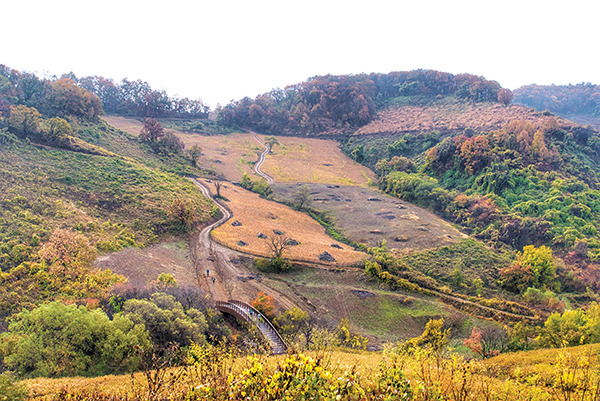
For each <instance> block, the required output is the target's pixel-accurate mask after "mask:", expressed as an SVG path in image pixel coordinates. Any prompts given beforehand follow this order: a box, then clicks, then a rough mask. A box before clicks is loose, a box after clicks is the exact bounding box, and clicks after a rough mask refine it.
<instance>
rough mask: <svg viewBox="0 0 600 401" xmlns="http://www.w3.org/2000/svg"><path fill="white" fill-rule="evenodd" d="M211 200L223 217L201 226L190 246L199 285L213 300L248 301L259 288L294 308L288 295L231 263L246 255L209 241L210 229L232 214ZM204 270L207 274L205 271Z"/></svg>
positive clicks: (205, 190) (202, 187) (201, 185)
mask: <svg viewBox="0 0 600 401" xmlns="http://www.w3.org/2000/svg"><path fill="white" fill-rule="evenodd" d="M192 181H193V182H194V183H195V184H196V186H198V188H199V189H200V191H201V192H202V194H203V195H204V196H206V197H207V198H209V199H212V196H211V193H210V190H209V189H208V187H207V186H206V185H205V183H203V182H201V181H200V180H197V179H192ZM214 202H215V204H216V205H217V207H218V208H219V209H220V210H221V212H222V214H223V216H222V217H221V218H220V219H219V220H218V221H216V222H214V223H212V224H210V225H208V226H206V227H204V228H203V229H202V231H200V234H198V240H197V241H196V243H195V245H194V246H193V247H192V258H193V263H194V266H195V268H196V276H197V280H198V285H200V286H201V287H203V288H204V289H206V290H207V292H208V293H209V294H210V297H211V298H212V300H213V302H217V301H227V300H229V299H239V300H242V301H246V302H250V301H252V300H253V299H254V297H255V296H256V294H257V293H258V292H259V291H263V292H265V293H267V294H271V295H275V300H276V302H277V303H279V304H280V305H281V306H282V307H283V308H285V309H290V308H292V307H294V306H295V303H294V302H293V301H292V300H291V299H290V298H289V297H288V296H286V295H285V294H283V293H281V292H279V291H277V290H275V289H273V288H271V287H269V286H268V285H266V284H264V283H263V282H262V279H261V278H260V277H256V276H253V275H251V274H250V273H249V272H248V271H247V270H246V269H245V268H244V267H243V266H242V265H239V266H238V265H237V264H236V263H233V262H232V260H236V259H239V257H240V256H245V254H244V253H242V252H238V251H235V250H233V249H229V248H227V247H225V246H223V245H220V244H219V243H217V242H215V241H213V240H212V238H211V237H210V232H211V231H212V230H213V229H214V228H216V227H218V226H220V225H221V224H223V223H225V222H226V221H227V220H229V219H230V218H231V216H232V215H233V214H232V213H231V211H230V210H229V209H227V207H225V206H224V205H222V204H221V203H220V202H219V201H217V200H214ZM207 270H208V271H209V272H208V273H209V274H207ZM213 277H214V278H215V280H214V281H213Z"/></svg>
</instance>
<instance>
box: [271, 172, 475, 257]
mask: <svg viewBox="0 0 600 401" xmlns="http://www.w3.org/2000/svg"><path fill="white" fill-rule="evenodd" d="M309 186H310V189H311V194H312V197H313V202H312V207H314V208H316V209H318V210H324V211H327V212H329V213H330V214H331V216H332V217H333V218H334V221H335V226H336V227H338V228H340V229H341V231H342V232H343V233H344V235H346V236H347V237H348V238H350V239H351V240H353V241H355V242H359V243H365V244H368V245H369V246H377V244H378V243H379V242H380V241H382V240H386V241H387V245H388V247H389V248H397V249H412V250H422V249H430V248H437V247H440V246H444V245H450V244H454V243H457V242H459V241H461V240H462V239H464V238H466V237H467V236H466V235H464V234H462V233H461V232H460V231H458V230H457V229H456V228H454V227H453V226H452V225H451V224H450V223H448V222H446V221H445V220H443V219H440V218H439V217H437V216H436V215H434V214H433V213H431V212H428V211H427V210H425V209H423V208H420V207H418V206H415V205H413V204H411V203H408V202H404V201H400V200H399V199H397V198H394V197H392V196H389V195H384V194H382V193H380V192H378V191H376V190H374V189H372V188H366V187H357V186H344V185H323V184H309ZM297 188H298V185H297V184H275V185H273V189H274V191H275V195H276V196H277V197H278V198H281V199H282V200H291V199H292V197H293V194H294V192H295V191H296V190H297Z"/></svg>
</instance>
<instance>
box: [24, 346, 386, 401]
mask: <svg viewBox="0 0 600 401" xmlns="http://www.w3.org/2000/svg"><path fill="white" fill-rule="evenodd" d="M305 354H306V355H307V356H311V357H313V358H316V357H318V355H317V354H315V353H314V352H307V353H305ZM319 356H323V354H322V353H320V354H319ZM286 357H287V355H285V354H284V355H272V356H261V357H260V358H261V362H262V363H264V365H265V367H266V368H268V369H274V368H275V367H277V365H278V364H280V363H282V362H283V361H284V360H285V358H286ZM380 360H381V356H380V355H379V354H374V353H372V352H367V351H330V352H328V353H326V354H325V355H324V361H323V362H324V364H325V366H327V367H328V369H330V370H331V371H332V373H334V374H337V375H340V376H341V375H343V373H344V372H345V371H346V369H347V368H348V367H350V366H357V367H358V368H359V371H360V372H361V374H362V375H364V377H370V376H371V375H373V374H376V373H377V371H378V369H379V361H380ZM232 365H233V369H232V373H233V374H239V373H240V372H241V371H242V370H243V369H246V368H249V367H250V366H251V362H250V361H249V359H248V358H247V357H238V358H236V359H235V360H234V361H232ZM175 369H179V368H174V369H173V370H171V371H172V372H173V373H175ZM146 383H147V382H146V379H145V378H144V377H143V374H142V373H136V374H134V375H133V378H132V375H130V374H126V375H116V376H113V375H109V376H101V377H64V378H58V379H47V378H38V379H29V380H24V381H22V382H21V384H24V385H26V386H27V387H28V388H29V390H30V398H29V399H30V400H36V401H42V400H53V399H56V395H57V394H58V393H60V392H63V391H64V392H66V393H71V394H78V393H81V392H84V391H85V392H88V393H89V392H95V393H97V394H102V395H111V396H121V397H125V396H127V397H134V396H136V395H137V396H140V398H141V399H143V398H144V396H147V384H146ZM197 384H198V382H197V380H196V378H195V374H193V373H191V374H187V375H185V379H183V380H180V381H179V382H177V383H176V384H175V385H174V386H172V387H169V389H168V393H169V394H171V395H173V394H176V393H182V394H186V393H187V392H188V391H189V389H190V387H191V386H192V385H197Z"/></svg>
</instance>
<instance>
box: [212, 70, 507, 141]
mask: <svg viewBox="0 0 600 401" xmlns="http://www.w3.org/2000/svg"><path fill="white" fill-rule="evenodd" d="M437 95H442V96H450V95H454V96H456V97H458V98H461V99H466V100H469V101H474V102H484V101H489V102H502V103H505V104H508V103H510V101H511V99H512V93H510V91H509V90H507V89H501V87H500V85H499V84H498V83H497V82H496V81H489V80H486V79H485V78H484V77H480V76H476V75H472V74H458V75H454V74H450V73H446V72H440V71H435V70H414V71H404V72H391V73H388V74H375V73H372V74H358V75H339V76H334V75H326V76H317V77H314V78H310V79H309V80H307V81H306V82H303V83H299V84H296V85H290V86H287V87H286V88H284V89H274V90H272V91H271V92H268V93H264V94H262V95H259V96H257V97H256V98H255V99H254V100H252V99H250V98H248V97H245V98H243V99H241V100H239V101H236V102H232V103H230V104H228V105H227V106H225V107H223V108H222V109H221V110H220V111H219V121H220V122H222V123H223V124H226V125H235V126H240V127H249V128H253V129H256V130H259V131H261V132H267V133H280V134H281V133H283V134H323V133H330V134H331V133H337V134H340V133H347V132H350V131H352V130H354V129H356V128H358V127H360V126H363V125H365V124H368V123H369V122H370V121H372V120H373V119H374V118H375V115H376V111H377V110H378V109H380V108H383V107H386V106H387V105H388V104H389V102H390V101H391V100H392V99H395V98H398V97H407V96H413V97H414V96H426V97H434V96H437Z"/></svg>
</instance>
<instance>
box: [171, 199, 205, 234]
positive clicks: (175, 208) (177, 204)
mask: <svg viewBox="0 0 600 401" xmlns="http://www.w3.org/2000/svg"><path fill="white" fill-rule="evenodd" d="M167 214H168V216H169V217H171V219H173V222H174V223H175V225H176V226H177V227H178V228H180V229H182V230H183V231H189V230H190V229H191V228H192V227H193V226H194V223H196V221H198V211H197V210H196V207H195V206H194V204H193V203H192V201H190V200H183V199H180V198H176V199H174V200H173V203H171V206H169V208H168V209H167Z"/></svg>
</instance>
